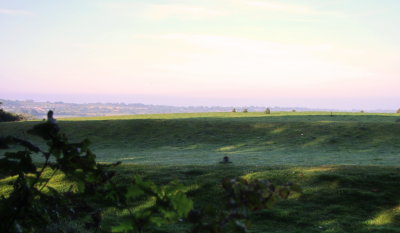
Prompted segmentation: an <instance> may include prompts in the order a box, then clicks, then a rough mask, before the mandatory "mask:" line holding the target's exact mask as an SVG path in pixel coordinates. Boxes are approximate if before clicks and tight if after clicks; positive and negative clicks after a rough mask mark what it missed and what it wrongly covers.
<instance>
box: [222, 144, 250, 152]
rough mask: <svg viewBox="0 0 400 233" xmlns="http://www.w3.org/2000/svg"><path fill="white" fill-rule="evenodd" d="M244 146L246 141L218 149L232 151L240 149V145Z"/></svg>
mask: <svg viewBox="0 0 400 233" xmlns="http://www.w3.org/2000/svg"><path fill="white" fill-rule="evenodd" d="M243 146H245V144H244V143H241V144H237V145H230V146H224V147H221V148H218V149H217V150H216V151H221V152H224V151H232V150H236V149H239V148H240V147H243Z"/></svg>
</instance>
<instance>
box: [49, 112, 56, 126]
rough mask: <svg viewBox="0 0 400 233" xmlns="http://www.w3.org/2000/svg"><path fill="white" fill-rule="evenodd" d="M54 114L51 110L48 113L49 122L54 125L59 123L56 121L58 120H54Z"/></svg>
mask: <svg viewBox="0 0 400 233" xmlns="http://www.w3.org/2000/svg"><path fill="white" fill-rule="evenodd" d="M53 114H54V113H53V111H52V110H49V111H48V112H47V122H49V123H52V124H55V123H56V122H57V121H56V119H54V117H53Z"/></svg>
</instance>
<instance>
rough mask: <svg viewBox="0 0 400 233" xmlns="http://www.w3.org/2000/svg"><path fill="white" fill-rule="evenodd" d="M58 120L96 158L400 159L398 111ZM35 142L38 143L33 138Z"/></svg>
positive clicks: (16, 130) (11, 129)
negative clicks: (89, 144)
mask: <svg viewBox="0 0 400 233" xmlns="http://www.w3.org/2000/svg"><path fill="white" fill-rule="evenodd" d="M83 119H85V118H77V119H76V118H74V119H62V120H60V121H59V122H60V126H61V127H62V129H64V131H65V133H66V134H67V135H68V136H69V138H71V140H74V141H77V140H82V139H84V138H89V139H90V140H91V141H92V142H93V149H94V151H95V153H96V154H97V155H98V160H99V161H102V162H114V161H118V160H121V161H123V162H128V163H138V164H158V165H176V164H179V165H194V164H197V165H207V164H208V165H211V164H215V163H216V162H217V161H218V160H220V159H221V158H222V157H223V156H225V155H228V156H230V157H231V158H232V160H233V161H235V162H237V163H240V164H246V165H327V164H343V165H370V164H374V165H377V164H379V165H392V164H400V156H399V154H400V140H398V136H399V135H400V122H399V119H400V115H398V114H361V113H334V115H333V116H331V115H330V113H318V112H316V113H273V114H271V115H265V114H262V113H201V114H200V113H196V114H159V115H157V114H156V115H134V116H118V117H97V118H87V119H85V120H83ZM34 124H37V122H18V123H1V124H0V136H2V135H7V134H13V135H16V136H19V137H23V138H27V139H29V140H34V141H35V140H36V141H37V142H38V143H40V141H38V140H37V139H35V138H34V137H31V136H29V135H26V133H25V132H26V130H27V129H28V128H30V127H31V126H32V125H34ZM41 145H43V144H41Z"/></svg>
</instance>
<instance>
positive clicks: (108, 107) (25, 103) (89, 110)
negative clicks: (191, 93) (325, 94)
mask: <svg viewBox="0 0 400 233" xmlns="http://www.w3.org/2000/svg"><path fill="white" fill-rule="evenodd" d="M0 102H3V108H4V110H6V111H9V112H13V113H23V114H29V115H32V116H34V117H36V118H44V117H45V116H46V113H47V111H48V110H50V109H52V110H54V111H55V112H56V114H57V117H58V118H62V117H86V116H110V115H132V114H156V113H196V112H230V111H232V109H233V108H235V109H236V111H238V112H241V111H243V109H245V108H246V109H247V110H248V111H249V112H263V111H264V110H265V109H266V107H269V108H270V109H271V111H292V110H293V109H295V110H296V111H340V110H337V109H336V110H335V109H312V108H302V107H271V106H230V107H222V106H184V107H179V106H166V105H146V104H141V103H129V104H127V103H85V104H76V103H64V102H36V101H33V100H5V99H0ZM356 111H360V110H353V112H356ZM369 112H391V111H388V110H376V111H369Z"/></svg>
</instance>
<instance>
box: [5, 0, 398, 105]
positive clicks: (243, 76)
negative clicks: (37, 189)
mask: <svg viewBox="0 0 400 233" xmlns="http://www.w3.org/2000/svg"><path fill="white" fill-rule="evenodd" d="M399 11H400V2H399V1H396V0H386V1H381V2H378V1H374V0H365V1H362V2H360V1H356V0H350V1H349V0H337V1H320V0H229V1H228V0H212V1H211V0H205V1H190V2H188V1H182V0H162V1H160V0H149V1H146V2H143V1H138V0H132V1H127V0H113V1H111V0H101V1H92V0H88V1H77V0H72V1H68V2H54V1H50V0H43V1H40V2H32V1H27V0H22V1H5V0H0V32H1V36H0V82H1V83H2V85H1V86H0V98H4V99H19V100H26V99H33V100H40V101H64V102H79V103H84V102H125V103H144V104H154V105H172V106H200V105H202V106H250V105H254V106H282V107H285V106H288V107H289V106H290V107H292V106H299V107H307V108H325V109H329V108H332V109H344V110H352V109H363V110H372V109H398V108H399V107H400V92H399V91H398V87H399V86H400V85H399V84H400V66H399V65H398V61H400V44H399V43H398V41H400V27H398V25H399V24H400V15H399V14H398V12H399Z"/></svg>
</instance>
